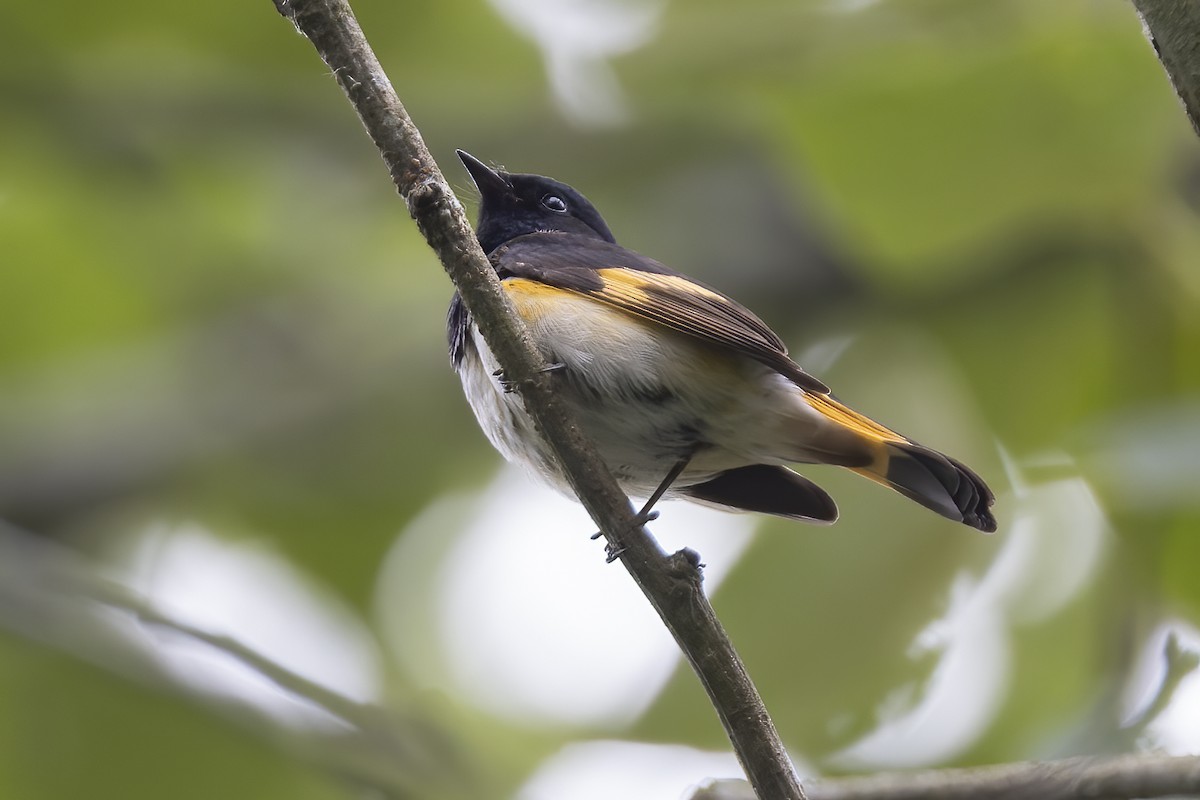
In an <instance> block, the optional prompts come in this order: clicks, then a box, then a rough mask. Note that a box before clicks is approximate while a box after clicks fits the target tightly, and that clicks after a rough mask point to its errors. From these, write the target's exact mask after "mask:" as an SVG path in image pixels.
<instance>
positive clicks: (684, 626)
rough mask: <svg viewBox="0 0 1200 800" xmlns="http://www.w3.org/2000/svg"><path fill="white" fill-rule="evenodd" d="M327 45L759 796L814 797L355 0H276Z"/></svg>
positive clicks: (510, 372) (423, 223)
mask: <svg viewBox="0 0 1200 800" xmlns="http://www.w3.org/2000/svg"><path fill="white" fill-rule="evenodd" d="M274 2H275V5H276V8H277V9H278V10H279V12H280V13H281V14H283V16H285V17H286V18H288V19H289V20H291V21H292V22H293V23H294V24H295V26H296V28H297V29H298V30H299V31H300V32H301V33H302V34H304V35H305V36H306V37H307V38H308V39H309V41H310V42H312V44H313V46H314V47H316V49H317V52H318V53H319V54H320V56H321V58H322V60H323V61H324V62H325V63H326V64H327V65H328V66H329V68H330V69H331V70H332V71H333V74H334V77H335V78H336V79H337V82H338V84H339V85H340V86H341V87H342V89H343V90H344V91H345V92H346V96H347V97H348V98H349V99H350V101H351V103H352V104H353V105H354V108H355V110H356V111H357V112H358V115H359V117H360V119H361V120H362V122H363V125H364V126H365V127H366V129H367V133H368V134H369V135H370V136H371V138H372V140H374V142H375V145H376V146H377V147H378V148H379V152H380V154H381V155H382V156H383V160H384V163H385V164H386V165H387V168H388V171H389V172H390V173H391V176H392V181H393V182H394V183H395V185H396V188H397V189H398V190H399V192H400V195H401V196H402V197H403V198H404V200H405V202H406V203H407V205H408V210H409V213H410V214H411V215H412V217H413V219H414V220H415V221H416V223H417V227H418V228H419V229H420V231H421V233H422V235H423V236H424V237H425V239H426V241H428V243H429V245H430V247H432V248H433V250H434V252H435V253H436V254H437V256H438V258H439V260H440V261H441V262H442V266H443V267H445V269H446V271H447V272H448V273H449V274H450V277H451V279H452V280H453V281H454V283H455V285H456V286H457V287H458V290H459V292H460V293H461V294H462V297H463V301H464V302H465V303H466V305H467V308H468V309H469V310H470V311H471V314H472V316H473V317H474V318H475V321H476V323H477V324H478V326H479V329H480V331H481V333H482V334H483V336H484V339H485V340H486V341H487V344H488V347H489V348H490V349H491V350H492V352H493V353H494V354H495V356H496V360H497V361H498V362H499V363H500V366H501V367H502V368H503V370H504V373H505V375H506V376H508V378H509V379H511V380H513V381H514V382H515V383H516V384H517V385H518V386H519V387H520V390H521V398H522V400H523V401H524V403H525V406H526V408H527V409H528V410H529V413H530V414H531V415H532V416H533V418H534V420H535V421H536V422H537V424H538V428H539V430H540V431H541V433H542V435H543V436H544V437H545V438H546V440H547V441H548V442H549V443H550V445H551V447H552V448H553V449H554V452H555V454H556V455H557V457H558V459H559V461H560V462H561V463H562V465H563V467H564V472H565V473H566V475H567V477H568V479H569V481H570V483H571V487H572V488H573V489H574V490H575V493H576V495H577V496H578V497H579V499H580V501H581V502H582V503H583V505H584V507H585V508H587V510H588V513H590V514H591V515H592V519H593V520H595V522H596V524H597V525H598V526H599V528H600V530H601V531H602V532H603V533H604V535H605V537H606V538H607V540H608V542H609V544H610V547H611V549H612V551H613V552H619V553H621V556H620V559H621V561H622V562H623V563H624V564H625V567H626V569H628V570H629V572H630V574H631V575H632V576H633V579H634V581H636V582H637V584H638V586H639V587H640V588H641V590H642V592H643V593H644V594H645V595H646V597H647V599H649V601H650V603H651V604H652V605H653V606H654V608H655V610H656V611H658V613H659V616H660V617H661V618H662V619H663V622H664V623H665V624H666V625H667V628H668V629H670V631H671V633H672V634H673V635H674V637H675V640H676V641H677V642H678V643H679V646H680V648H681V649H682V650H683V652H684V655H685V656H686V657H687V659H688V661H689V662H690V663H691V665H692V668H693V669H694V670H695V671H696V674H697V675H698V676H699V678H700V681H701V683H703V684H704V687H705V689H706V690H707V692H708V695H709V697H710V699H711V700H712V703H713V705H714V707H715V708H716V710H717V713H718V715H719V716H720V718H721V722H722V724H723V725H724V726H725V730H726V732H727V733H728V735H729V738H730V741H731V742H732V744H733V748H734V752H735V753H737V756H738V759H739V760H740V761H741V764H742V767H743V768H744V769H745V771H746V775H747V777H748V778H749V780H750V783H751V784H752V785H753V786H754V788H755V791H756V792H757V793H758V796H759V797H760V798H764V800H765V799H766V798H770V799H771V800H776V799H777V798H778V799H779V800H800V799H801V798H803V797H804V794H803V792H802V790H801V789H800V784H799V781H798V780H797V778H796V776H795V772H794V770H793V769H792V766H791V762H790V761H789V759H788V756H787V753H786V751H785V750H784V747H783V743H782V742H781V741H780V739H779V735H778V733H777V732H776V731H775V726H774V724H773V723H772V722H771V719H770V717H769V716H768V714H767V711H766V708H765V707H764V706H763V703H762V699H761V698H760V697H759V695H758V691H757V690H756V689H755V687H754V685H753V683H751V681H750V678H749V676H748V675H747V673H746V669H745V667H744V666H743V664H742V662H741V659H740V658H739V657H738V655H737V653H736V651H735V650H734V649H733V645H732V643H731V642H730V641H729V637H728V636H727V635H726V634H725V631H724V629H723V628H722V627H721V624H720V622H719V621H718V620H717V617H716V615H715V613H714V612H713V610H712V607H711V606H710V605H709V603H708V599H707V598H706V597H705V595H704V592H703V590H702V589H701V585H700V584H701V575H700V570H699V559H698V557H697V556H696V554H695V553H693V552H691V551H686V550H685V551H681V552H679V553H675V554H674V555H670V556H668V555H666V554H664V553H663V552H662V550H661V549H660V548H659V547H658V544H657V543H656V542H655V541H654V540H653V538H651V537H650V535H649V534H648V533H646V531H645V530H644V529H643V528H641V527H640V526H638V525H637V524H636V523H635V519H634V514H633V508H632V507H631V505H630V503H629V499H628V498H627V497H626V496H625V495H624V494H623V493H622V492H621V490H620V487H619V486H618V485H617V483H616V480H615V479H614V478H613V477H612V474H611V473H610V472H609V471H608V468H607V467H606V466H605V465H604V463H603V462H602V461H601V460H600V458H599V456H598V455H597V454H596V452H595V449H594V448H593V446H592V445H591V443H590V442H588V441H587V439H586V438H585V437H584V436H583V434H582V433H581V432H580V430H579V427H578V425H576V424H575V422H574V421H573V420H571V419H570V418H569V416H568V414H567V413H566V411H565V410H564V409H563V406H562V403H561V402H560V401H559V400H558V398H556V397H555V395H554V393H553V392H552V390H551V387H550V378H549V376H548V375H547V373H546V372H545V371H544V367H545V363H544V362H543V360H542V359H541V357H540V356H539V355H538V353H537V351H536V350H535V349H534V348H533V346H532V345H531V344H530V341H529V338H528V336H527V334H526V332H525V330H524V327H523V325H522V323H521V322H520V319H519V317H518V316H517V315H516V314H515V312H514V311H513V309H512V306H511V304H510V303H509V302H508V299H507V297H506V296H505V294H504V291H503V289H502V288H501V286H500V283H499V280H498V279H497V277H496V275H495V273H494V272H493V270H492V269H491V266H490V265H489V263H488V261H487V258H486V256H485V255H484V254H483V252H482V251H481V250H480V248H479V245H478V244H477V243H476V241H475V237H474V235H473V233H472V231H471V228H470V225H469V224H468V223H467V220H466V217H465V215H464V214H463V209H462V206H461V205H460V204H459V202H458V200H457V199H456V198H455V197H454V194H453V192H452V191H451V190H450V187H449V186H448V185H447V183H446V180H445V178H443V177H442V174H441V172H440V171H439V170H438V167H437V164H436V163H434V161H433V158H432V157H431V156H430V155H429V151H428V150H427V149H426V147H425V144H424V142H423V141H422V139H421V135H420V132H419V131H418V130H417V128H416V126H415V125H414V124H413V122H412V120H411V119H410V118H409V116H408V114H407V112H406V111H405V109H404V106H403V105H402V104H401V102H400V100H399V98H398V97H397V96H396V94H395V91H394V90H393V89H392V86H391V83H390V82H389V81H388V78H387V76H386V75H385V74H384V72H383V68H382V67H381V66H380V65H379V62H378V61H377V60H376V58H375V55H374V53H373V52H372V51H371V48H370V46H369V45H368V44H367V41H366V38H365V37H364V36H363V33H362V30H361V29H360V28H359V26H358V22H357V21H356V20H355V18H354V15H353V13H352V12H351V10H350V7H349V5H348V3H347V2H346V0H274Z"/></svg>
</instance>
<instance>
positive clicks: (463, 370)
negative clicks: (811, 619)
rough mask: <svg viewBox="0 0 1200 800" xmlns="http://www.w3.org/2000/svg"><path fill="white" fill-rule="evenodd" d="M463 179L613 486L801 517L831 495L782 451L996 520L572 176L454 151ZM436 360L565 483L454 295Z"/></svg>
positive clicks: (952, 466)
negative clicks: (671, 262)
mask: <svg viewBox="0 0 1200 800" xmlns="http://www.w3.org/2000/svg"><path fill="white" fill-rule="evenodd" d="M456 152H457V154H458V157H459V158H460V159H461V161H462V163H463V165H464V167H465V168H466V170H467V172H468V173H469V175H470V176H471V179H472V181H473V182H474V184H475V187H476V188H477V189H478V191H479V211H478V222H477V225H476V227H475V232H476V238H477V239H478V241H479V244H480V246H481V248H482V249H483V251H484V252H485V253H486V254H487V256H488V260H489V261H490V262H491V265H492V267H493V268H494V269H495V271H496V273H497V276H498V277H499V279H500V281H501V286H502V287H503V288H504V290H505V293H506V294H507V295H508V298H509V299H510V300H511V301H512V304H513V306H514V307H515V309H516V311H517V313H518V314H519V315H520V317H521V319H522V320H523V322H524V324H525V326H526V328H527V329H528V331H529V336H530V338H531V340H532V342H533V343H534V345H535V346H536V348H537V350H538V351H539V352H540V353H541V355H542V357H543V358H544V359H545V361H546V363H547V365H549V366H548V367H547V369H548V370H550V371H552V374H553V376H554V378H553V385H554V389H555V391H556V392H557V393H558V395H559V396H560V397H561V398H562V399H563V401H564V403H565V404H566V406H567V407H568V408H569V409H570V411H571V412H573V415H574V418H575V419H576V420H578V422H579V425H580V426H581V428H582V430H583V432H584V433H585V434H586V435H587V436H588V437H589V438H590V439H591V441H592V442H593V443H594V444H595V446H596V448H597V450H598V452H599V454H600V456H601V457H602V459H603V460H604V462H605V463H606V464H607V465H608V467H609V469H610V470H611V471H612V473H613V476H614V477H615V478H616V479H617V481H618V483H619V484H620V486H621V488H622V489H624V490H625V492H626V493H627V494H629V495H630V496H632V497H637V498H648V499H647V502H646V505H645V506H644V507H643V508H642V511H641V512H639V515H638V518H639V521H640V522H644V521H647V520H649V519H653V518H654V516H656V513H653V512H652V511H651V509H652V508H653V506H654V505H655V503H657V502H658V501H659V500H660V499H685V500H691V501H693V502H698V503H701V504H704V505H709V506H715V507H717V508H722V509H725V510H730V511H749V512H757V513H762V514H768V515H774V516H778V517H784V518H787V519H793V520H800V521H803V522H809V523H817V524H832V523H833V522H835V521H836V520H837V518H838V514H839V512H838V506H837V504H836V503H835V502H834V500H833V498H832V497H830V495H829V494H828V493H827V492H826V491H825V490H824V489H822V488H821V487H820V486H818V485H817V484H816V483H814V482H813V481H812V480H810V479H809V478H807V477H805V476H803V475H801V474H799V473H798V472H796V471H795V470H793V469H791V468H790V465H794V464H802V465H803V464H827V465H833V466H837V467H843V468H846V469H848V470H851V471H853V472H855V473H857V474H859V475H861V476H863V477H866V478H868V479H870V480H872V481H874V482H875V483H878V484H882V485H883V486H886V487H888V488H890V489H893V490H894V491H896V492H899V493H900V494H901V495H903V496H904V497H907V498H909V499H910V500H913V501H915V502H917V503H919V504H920V505H922V506H924V507H925V508H927V509H930V510H931V511H934V512H936V513H937V514H940V515H941V516H943V517H946V518H948V519H951V520H953V521H955V522H961V523H963V524H965V525H967V526H970V527H972V528H975V529H977V530H979V531H983V532H985V533H991V532H993V531H995V530H996V519H995V517H994V516H993V514H992V511H991V506H992V504H993V502H994V495H993V493H992V491H991V490H990V489H989V488H988V486H987V484H986V483H984V481H983V479H982V478H980V477H979V475H977V474H976V473H975V472H974V471H972V470H971V469H970V468H969V467H967V466H966V465H964V464H963V463H961V462H960V461H957V460H955V459H953V458H951V457H950V456H947V455H945V454H943V453H940V452H938V451H937V450H934V449H932V448H929V447H925V446H924V445H921V444H918V443H917V442H915V441H913V440H911V439H908V438H907V437H905V436H903V435H901V434H899V433H897V432H895V431H893V430H891V429H889V428H887V427H885V426H883V425H881V424H879V423H878V422H875V421H874V420H873V419H871V418H869V417H867V416H865V415H863V414H860V413H858V412H857V411H855V410H853V409H852V408H850V407H849V406H847V405H845V404H844V403H842V402H841V401H840V400H838V399H837V398H836V397H834V395H833V394H832V393H831V392H830V390H829V387H827V386H826V385H825V384H824V383H823V382H821V381H820V380H818V379H817V378H815V377H813V376H812V375H810V374H809V373H807V372H805V371H804V370H803V369H802V368H801V367H800V366H799V365H798V364H797V363H796V362H794V361H793V360H792V359H791V358H790V357H789V356H788V351H787V347H786V346H785V344H784V342H783V340H782V339H781V338H780V337H779V336H778V335H777V334H776V333H775V332H774V331H772V330H771V329H770V328H769V327H768V326H767V325H766V323H764V322H763V321H762V320H760V319H759V318H758V317H757V316H755V315H754V314H753V313H752V312H750V311H749V310H747V309H746V308H745V307H743V306H742V305H740V304H739V303H737V302H736V301H734V300H733V299H731V298H730V297H728V296H727V295H725V294H723V293H721V292H720V291H718V290H716V289H714V288H712V287H710V286H707V285H705V284H703V283H701V282H699V281H696V280H693V279H692V278H689V277H687V276H686V275H684V274H683V273H681V272H677V271H675V270H673V269H671V268H670V267H668V266H666V265H664V264H662V263H660V262H658V261H655V260H654V259H652V258H649V257H647V256H644V255H642V254H640V253H637V252H635V251H633V250H630V249H628V248H625V247H622V246H621V245H619V244H617V242H616V239H615V237H614V236H613V234H612V231H611V230H610V229H609V227H608V225H607V223H605V221H604V219H603V217H601V215H600V212H599V211H597V210H596V208H595V206H593V205H592V203H591V202H589V201H588V200H587V198H585V197H584V196H583V195H582V194H581V193H580V192H579V191H577V190H575V189H574V188H572V187H570V186H568V185H567V184H565V183H562V182H560V181H557V180H554V179H553V178H548V177H544V176H541V175H534V174H524V173H510V172H506V171H504V170H503V169H499V168H492V167H489V166H488V165H487V164H485V163H484V162H482V161H480V160H479V159H477V158H475V157H474V156H472V155H471V154H469V153H467V152H465V151H463V150H458V151H456ZM446 328H447V344H448V346H449V350H450V361H451V364H452V366H453V367H454V369H455V371H456V372H457V373H458V376H459V378H460V380H461V381H462V385H463V391H464V394H465V395H466V398H467V402H468V404H469V405H470V406H471V409H472V411H473V412H474V414H475V417H476V419H477V420H478V422H479V425H480V427H481V428H482V429H483V432H484V434H485V435H486V436H487V438H488V440H489V441H490V442H491V443H492V445H493V446H494V447H495V448H496V449H497V450H498V451H499V452H500V453H501V454H502V455H503V456H504V457H505V458H506V459H507V460H508V461H510V462H514V463H517V464H520V465H522V466H524V467H526V468H527V469H528V470H530V471H532V472H533V473H534V474H535V475H537V476H539V477H541V478H542V479H543V480H545V481H546V482H548V483H549V484H550V485H551V486H553V487H555V488H556V489H558V490H559V491H560V492H562V493H564V494H567V495H568V496H570V495H571V489H570V487H569V485H568V483H567V481H566V478H565V476H564V474H563V473H562V471H561V468H560V467H559V465H558V463H557V461H556V459H555V456H554V454H553V453H552V451H551V449H550V447H549V445H548V444H547V443H546V442H545V441H544V440H543V439H542V436H541V434H540V433H539V432H538V431H537V429H536V428H535V425H534V422H533V420H532V418H531V417H530V416H529V415H528V413H527V412H526V411H525V408H524V406H523V404H522V401H521V399H520V397H519V395H518V394H517V393H516V392H514V391H513V389H514V386H513V384H512V383H511V382H510V381H508V380H507V379H506V378H505V376H504V374H503V371H502V370H501V369H500V366H499V364H498V363H497V361H496V359H495V357H494V355H493V354H492V352H491V351H490V350H489V349H488V346H487V344H486V343H485V342H484V340H483V338H482V337H481V335H480V333H479V329H478V327H477V325H476V324H475V322H474V320H473V319H472V317H471V314H470V312H469V311H468V310H467V308H466V306H465V305H464V304H463V301H462V297H461V296H460V295H459V294H457V293H456V294H455V295H454V297H453V298H452V300H451V303H450V309H449V312H448V314H447V321H446Z"/></svg>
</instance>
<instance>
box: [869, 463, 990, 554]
mask: <svg viewBox="0 0 1200 800" xmlns="http://www.w3.org/2000/svg"><path fill="white" fill-rule="evenodd" d="M887 452H888V460H887V471H886V473H885V474H884V476H883V477H884V480H885V481H886V482H887V484H888V485H889V486H891V487H892V488H893V489H895V490H896V491H897V492H900V494H902V495H904V496H905V497H907V498H909V499H911V500H915V501H916V502H918V503H920V504H921V505H923V506H925V507H926V508H928V509H930V510H932V511H936V512H937V513H939V514H941V515H942V516H943V517H948V518H949V519H952V520H954V521H956V522H962V523H963V524H965V525H970V526H971V527H972V528H976V529H978V530H981V531H983V532H984V533H991V532H993V531H994V530H996V518H995V517H993V516H992V512H991V510H990V507H991V505H992V502H993V501H994V500H995V497H994V495H993V494H992V490H991V489H989V488H988V487H987V484H986V483H984V482H983V479H982V478H980V477H979V476H978V475H976V474H975V472H973V471H972V470H971V469H970V468H969V467H967V466H966V465H965V464H962V463H960V462H958V461H956V460H954V459H953V458H950V457H949V456H945V455H942V454H941V453H939V452H937V451H935V450H930V449H929V448H927V447H922V446H920V445H917V444H911V443H909V444H888V445H887Z"/></svg>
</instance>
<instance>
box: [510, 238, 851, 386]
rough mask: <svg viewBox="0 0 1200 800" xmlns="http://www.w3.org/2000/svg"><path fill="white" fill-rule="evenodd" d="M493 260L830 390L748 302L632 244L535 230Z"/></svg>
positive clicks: (513, 273)
mask: <svg viewBox="0 0 1200 800" xmlns="http://www.w3.org/2000/svg"><path fill="white" fill-rule="evenodd" d="M491 259H492V263H493V264H494V265H495V267H496V270H497V272H498V273H499V274H500V277H501V278H509V277H512V278H525V279H527V280H533V281H537V282H538V283H542V284H545V285H547V286H552V287H555V288H558V289H564V290H567V291H571V292H575V293H577V294H581V295H584V296H586V297H590V298H592V299H594V300H596V301H598V302H601V303H605V304H606V305H609V306H612V307H614V308H617V309H620V310H621V311H624V312H626V313H629V314H632V315H634V316H636V317H640V318H641V319H644V320H648V321H650V322H654V323H657V324H659V325H662V326H663V327H666V328H670V329H671V330H675V331H678V332H680V333H684V334H687V335H689V336H694V337H696V338H697V339H699V340H701V341H704V342H708V343H709V344H713V345H717V346H719V347H725V348H729V349H731V350H735V351H738V352H740V353H744V354H745V355H747V356H749V357H751V358H753V359H755V360H757V361H760V362H762V363H763V364H766V365H767V366H769V367H771V368H772V369H774V370H776V371H778V372H779V373H780V374H782V375H783V376H785V377H786V378H788V379H789V380H791V381H792V382H793V383H795V384H796V385H797V386H799V387H800V388H802V389H804V390H806V391H809V392H816V393H820V394H828V393H829V387H827V386H826V385H825V384H823V383H821V381H819V380H817V379H816V378H814V377H813V376H811V375H809V374H808V373H807V372H805V371H804V370H803V369H801V368H800V366H799V365H797V364H796V362H794V361H792V360H791V359H790V358H788V354H787V347H786V346H785V345H784V343H783V340H782V339H780V338H779V336H778V335H776V334H775V332H774V331H772V330H771V329H770V328H768V327H767V325H766V323H764V322H763V321H762V320H760V319H759V318H758V317H756V316H755V315H754V314H753V313H751V312H750V311H748V310H747V309H746V308H745V307H743V306H742V305H740V304H738V303H737V302H735V301H733V300H731V299H729V298H728V297H726V296H725V295H723V294H721V293H720V292H718V291H715V290H714V289H710V288H709V287H707V286H704V285H703V284H700V283H697V282H696V281H694V280H692V279H691V278H688V277H687V276H686V275H681V274H680V273H678V272H675V271H674V270H671V269H670V268H668V267H666V266H664V265H663V264H660V263H659V262H657V261H655V260H653V259H651V258H647V257H646V256H643V255H640V254H638V253H635V252H634V251H632V250H627V249H625V248H623V247H621V246H619V245H615V244H611V243H609V242H605V241H602V240H600V239H594V238H591V237H586V236H576V235H573V234H562V233H535V234H529V235H527V236H521V237H518V238H517V239H514V240H512V241H511V242H509V243H508V244H505V245H503V246H501V247H498V248H497V249H496V250H494V251H493V252H492V254H491Z"/></svg>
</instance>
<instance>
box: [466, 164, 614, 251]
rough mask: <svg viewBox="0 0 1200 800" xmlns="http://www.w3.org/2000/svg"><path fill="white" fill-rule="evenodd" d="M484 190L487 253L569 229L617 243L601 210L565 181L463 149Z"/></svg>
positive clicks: (482, 238)
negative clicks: (507, 168) (514, 169)
mask: <svg viewBox="0 0 1200 800" xmlns="http://www.w3.org/2000/svg"><path fill="white" fill-rule="evenodd" d="M457 152H458V157H459V158H460V159H462V162H463V164H464V165H465V166H466V168H467V172H469V173H471V180H473V181H475V186H476V187H477V188H478V189H479V223H478V225H476V226H475V227H476V231H475V232H476V235H477V236H478V237H479V244H480V246H482V247H483V251H484V252H485V253H490V252H492V251H493V250H495V249H496V248H497V247H499V246H500V245H502V244H504V243H505V242H507V241H509V240H510V239H515V238H516V237H518V236H524V235H525V234H527V233H536V232H538V231H563V232H565V233H579V234H583V235H585V236H594V237H596V238H598V239H603V240H604V241H606V242H615V241H616V240H615V239H613V235H612V232H611V231H610V230H609V229H608V226H607V225H605V224H604V220H603V219H602V218H601V217H600V212H599V211H597V210H596V207H595V206H593V205H592V204H591V203H589V202H588V199H587V198H586V197H584V196H583V195H581V194H580V193H579V192H577V191H575V190H574V189H572V188H571V187H570V186H567V185H566V184H565V183H561V182H559V181H556V180H554V179H553V178H543V177H542V176H541V175H521V174H512V173H508V172H504V171H502V170H494V169H492V168H491V167H489V166H487V165H486V164H484V163H483V162H482V161H480V160H479V159H477V158H475V156H473V155H471V154H470V153H467V152H464V151H462V150H459V151H457Z"/></svg>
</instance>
